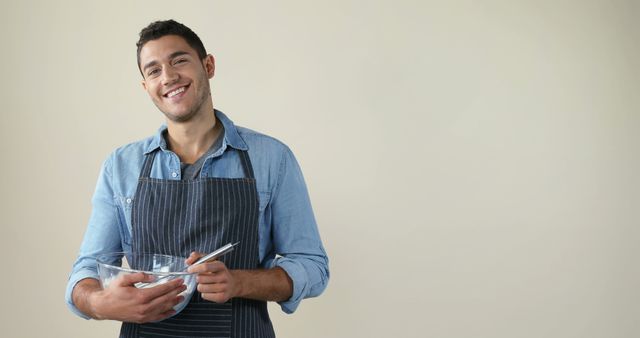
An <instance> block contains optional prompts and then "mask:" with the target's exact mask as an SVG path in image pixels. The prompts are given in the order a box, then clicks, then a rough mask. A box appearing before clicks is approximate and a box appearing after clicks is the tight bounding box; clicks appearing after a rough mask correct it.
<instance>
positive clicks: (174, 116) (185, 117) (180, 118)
mask: <svg viewBox="0 0 640 338" xmlns="http://www.w3.org/2000/svg"><path fill="white" fill-rule="evenodd" d="M162 113H163V114H164V116H165V117H166V118H167V119H168V120H169V121H171V122H176V123H184V122H189V121H191V120H192V119H193V117H194V116H195V115H196V114H195V112H193V111H191V112H185V113H172V112H166V111H162Z"/></svg>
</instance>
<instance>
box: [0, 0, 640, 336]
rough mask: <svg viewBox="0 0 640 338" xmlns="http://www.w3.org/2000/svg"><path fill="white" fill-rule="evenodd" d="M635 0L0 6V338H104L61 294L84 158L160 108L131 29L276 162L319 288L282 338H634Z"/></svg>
mask: <svg viewBox="0 0 640 338" xmlns="http://www.w3.org/2000/svg"><path fill="white" fill-rule="evenodd" d="M639 17H640V4H639V1H612V0H602V1H593V0H585V1H563V0H555V1H535V0H531V1H517V0H516V1H507V0H505V1H495V0H488V1H472V0H469V1H425V0H423V1H345V0H342V1H327V0H325V1H304V0H303V1H160V0H153V1H44V0H42V1H33V0H31V1H5V0H3V1H2V10H1V11H0V48H1V52H0V60H1V62H0V76H1V81H0V83H1V84H0V105H1V114H2V115H1V125H0V137H1V139H0V151H1V154H2V165H1V166H0V189H1V195H0V198H1V200H0V226H1V230H0V231H1V237H0V238H1V239H0V240H1V243H0V244H1V245H0V250H2V251H1V253H2V255H3V256H2V258H3V259H2V261H3V266H2V270H3V272H2V278H1V279H0V280H1V282H0V283H1V286H0V290H2V293H3V294H2V299H3V306H2V310H0V311H2V314H1V316H0V331H1V332H0V335H1V336H3V337H115V336H117V332H118V330H119V324H118V323H116V322H109V321H103V322H98V321H85V320H82V319H80V318H77V317H75V316H74V315H72V314H71V312H69V311H68V310H67V308H66V306H65V304H64V289H65V285H66V281H67V277H68V274H69V272H70V269H71V265H72V263H73V261H74V259H75V256H76V254H77V251H78V248H79V246H80V242H81V238H82V235H83V232H84V229H85V226H86V222H87V220H88V217H89V213H90V211H91V204H90V198H91V195H92V194H93V189H94V187H95V182H96V178H97V175H98V171H99V169H100V166H101V163H102V161H103V160H104V159H105V158H106V156H107V155H108V154H109V153H110V152H111V151H112V150H113V149H114V148H115V147H117V146H120V145H123V144H126V143H129V142H132V141H135V140H139V139H142V138H144V137H147V136H149V135H151V134H153V133H154V132H155V130H156V129H157V128H158V127H159V126H160V124H161V123H162V122H163V116H162V114H161V113H160V112H159V111H158V110H157V109H156V108H155V106H154V105H153V104H152V103H151V101H150V99H149V98H148V96H147V94H146V93H145V92H144V91H143V90H142V87H141V85H140V74H139V73H138V70H137V67H136V62H135V42H136V40H137V34H138V32H139V31H140V29H141V28H142V27H144V26H146V25H147V24H148V23H150V22H151V21H153V20H157V19H168V18H174V19H176V20H178V21H181V22H184V23H185V24H187V25H188V26H190V27H191V28H192V29H193V30H194V31H195V32H196V33H198V34H199V36H200V37H201V38H202V40H203V42H204V44H205V46H206V47H207V49H208V51H209V52H211V53H212V54H214V55H215V57H216V60H217V70H216V76H215V77H214V79H213V80H212V82H211V83H212V90H213V97H214V105H215V106H216V107H217V108H219V109H221V110H223V111H224V112H225V113H227V114H228V115H229V116H230V117H231V118H232V119H233V120H234V121H235V122H236V123H237V124H239V125H242V126H246V127H249V128H252V129H255V130H258V131H261V132H263V133H266V134H269V135H272V136H275V137H276V138H278V139H280V140H282V141H283V142H285V143H286V144H288V145H289V146H290V147H291V148H292V150H293V151H294V153H295V154H296V156H297V158H298V160H299V162H300V164H301V166H302V168H303V171H304V174H305V177H306V181H307V184H308V187H309V191H310V194H311V199H312V202H313V205H314V210H315V213H316V217H317V219H318V223H319V227H320V232H321V235H322V238H323V241H324V244H325V247H326V249H327V252H328V254H329V256H330V267H331V281H330V284H329V287H328V289H327V290H326V292H325V293H324V294H323V295H322V296H321V297H319V298H315V299H309V300H306V301H304V302H303V303H302V305H301V306H300V308H299V309H298V311H297V312H296V313H295V314H293V315H285V314H284V313H282V312H281V311H280V310H279V308H278V307H277V306H270V311H271V315H272V319H273V321H274V325H275V327H276V332H277V333H278V335H279V337H438V338H440V337H442V338H454V337H456V338H457V337H487V338H496V337H498V338H501V337H504V338H513V337H531V338H539V337H563V338H566V337H576V338H577V337H580V338H588V337H607V338H613V337H620V338H622V337H628V338H632V337H639V336H640V320H638V319H639V318H640V292H639V291H638V287H639V285H640V265H639V264H638V257H639V254H640V245H639V239H640V230H639V226H640V212H639V211H638V209H639V207H640V203H639V202H640V180H639V179H638V177H637V174H638V173H639V170H640V152H639V150H640V147H639V144H640V143H639V141H640V136H639V132H640V99H639V98H640V85H639V79H640V71H639V70H640V62H639V60H640V46H639V44H640V20H639V19H638V18H639Z"/></svg>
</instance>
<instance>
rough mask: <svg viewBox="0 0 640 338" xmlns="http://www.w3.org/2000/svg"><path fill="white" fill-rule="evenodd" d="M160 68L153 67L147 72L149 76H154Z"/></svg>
mask: <svg viewBox="0 0 640 338" xmlns="http://www.w3.org/2000/svg"><path fill="white" fill-rule="evenodd" d="M158 72H159V70H157V69H152V70H150V71H149V73H147V76H152V75H156V74H158Z"/></svg>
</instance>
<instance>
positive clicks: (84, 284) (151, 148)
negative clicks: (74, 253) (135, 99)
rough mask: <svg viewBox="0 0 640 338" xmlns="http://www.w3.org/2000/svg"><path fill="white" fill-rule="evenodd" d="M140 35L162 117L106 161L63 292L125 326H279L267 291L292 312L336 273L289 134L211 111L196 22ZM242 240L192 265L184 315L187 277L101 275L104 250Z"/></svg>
mask: <svg viewBox="0 0 640 338" xmlns="http://www.w3.org/2000/svg"><path fill="white" fill-rule="evenodd" d="M137 46H138V52H137V54H138V67H139V69H140V72H141V74H142V78H143V79H142V86H143V88H144V89H145V90H146V92H147V93H148V94H149V97H151V100H152V101H153V102H154V104H155V105H156V106H157V107H158V109H159V110H160V111H161V112H162V113H163V114H164V115H165V116H166V126H163V127H161V128H160V130H159V131H158V133H157V134H156V135H155V136H152V137H149V138H147V139H144V140H142V141H139V142H135V143H132V144H129V145H126V146H124V147H121V148H118V149H116V150H115V151H114V152H113V153H112V154H111V155H110V156H109V157H108V158H107V160H106V161H105V163H104V165H103V168H102V170H101V173H100V176H99V179H98V183H97V187H96V191H95V194H94V197H93V211H92V214H91V218H90V220H89V224H88V227H87V230H86V233H85V236H84V239H83V242H82V246H81V248H80V253H79V256H78V258H77V260H76V262H75V264H74V266H73V271H72V273H71V275H70V278H69V283H68V285H67V292H66V301H67V303H68V305H69V307H70V308H71V310H72V311H74V312H75V313H76V314H78V315H80V316H82V317H84V318H95V319H112V320H119V321H122V322H123V324H122V329H121V333H120V336H121V337H138V336H141V335H144V336H158V337H160V336H161V337H166V336H173V337H182V336H200V337H211V336H215V337H225V336H226V337H273V336H275V334H274V331H273V328H272V325H271V321H270V320H269V316H268V313H267V307H266V302H267V301H276V302H279V304H280V306H281V308H282V310H283V311H285V312H286V313H292V312H293V311H295V309H296V308H297V306H298V305H299V303H300V301H301V300H302V299H303V298H307V297H314V296H317V295H319V294H320V293H321V292H322V291H323V290H324V289H325V287H326V285H327V282H328V278H329V271H328V259H327V256H326V253H325V251H324V248H323V246H322V243H321V241H320V236H319V233H318V229H317V226H316V223H315V219H314V216H313V212H312V209H311V204H310V201H309V197H308V193H307V189H306V186H305V183H304V180H303V177H302V173H301V171H300V168H299V166H298V164H297V162H296V160H295V158H294V156H293V154H292V153H291V151H290V150H289V149H288V148H287V147H286V146H285V145H284V144H282V143H280V142H279V141H277V140H275V139H273V138H270V137H268V136H265V135H262V134H259V133H257V132H254V131H251V130H249V129H245V128H241V127H237V126H235V125H234V124H233V122H232V121H231V120H230V119H229V118H228V117H227V116H225V115H224V114H223V113H222V112H220V111H218V110H214V108H213V101H212V98H211V92H210V86H209V79H211V78H213V76H214V70H215V63H214V58H213V56H212V55H210V54H207V53H206V51H205V49H204V46H203V45H202V42H201V41H200V39H199V38H198V36H197V35H196V34H195V33H194V32H193V31H191V30H190V29H189V28H188V27H186V26H184V25H182V24H180V23H178V22H175V21H173V20H168V21H158V22H154V23H151V24H150V25H149V26H147V27H146V28H144V29H143V30H142V31H141V32H140V39H139V41H138V43H137ZM216 234H218V235H216ZM236 241H239V242H240V245H239V246H238V247H237V249H236V251H234V253H233V255H229V256H225V257H223V258H222V259H220V260H218V261H214V262H211V263H206V264H201V265H197V266H192V267H190V271H191V272H195V273H198V277H197V282H198V285H197V291H198V292H197V293H195V294H194V296H193V297H192V299H191V300H190V302H189V304H188V305H187V307H186V308H185V309H184V310H183V311H182V312H180V313H178V314H175V313H174V312H173V310H172V308H173V306H174V305H176V304H177V303H178V302H179V301H180V300H181V297H180V296H179V294H180V293H181V292H182V291H183V290H184V285H183V283H182V281H181V280H174V281H171V282H168V283H165V284H161V285H159V286H155V287H153V288H148V289H138V288H136V287H135V286H134V284H136V283H138V282H145V281H150V278H151V277H150V276H147V275H144V274H142V273H138V274H132V275H128V276H124V277H121V278H119V279H118V280H116V281H114V282H112V283H111V284H110V285H109V287H108V288H105V289H102V288H101V286H100V283H99V281H98V275H97V273H96V257H97V256H98V255H99V254H101V253H106V252H114V251H125V252H133V253H143V252H147V253H148V252H152V253H162V254H170V255H175V256H182V257H187V256H188V259H187V263H188V264H191V263H193V262H195V260H196V259H197V258H198V257H200V256H201V255H202V254H203V253H207V252H210V251H213V250H214V249H216V248H217V247H219V246H221V245H223V244H226V243H228V242H236ZM197 314H206V317H194V316H196V315H197ZM229 314H231V316H229Z"/></svg>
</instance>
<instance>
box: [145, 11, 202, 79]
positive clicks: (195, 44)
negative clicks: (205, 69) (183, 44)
mask: <svg viewBox="0 0 640 338" xmlns="http://www.w3.org/2000/svg"><path fill="white" fill-rule="evenodd" d="M166 35H177V36H180V37H182V38H183V39H185V41H187V43H188V44H189V46H191V48H193V49H195V50H196V52H197V53H198V57H200V60H202V59H204V58H205V57H206V56H207V51H206V50H205V49H204V45H203V44H202V41H201V40H200V38H199V37H198V35H196V33H194V32H193V31H192V30H191V29H190V28H189V27H187V26H185V25H183V24H181V23H179V22H177V21H175V20H164V21H154V22H152V23H150V24H149V26H147V27H145V28H143V29H142V30H141V31H140V39H138V42H136V46H138V56H137V59H138V69H139V70H140V74H142V69H140V51H141V50H142V47H143V46H144V45H145V44H146V43H147V42H149V41H151V40H157V39H159V38H161V37H163V36H166ZM142 76H143V77H144V74H143V75H142Z"/></svg>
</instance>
